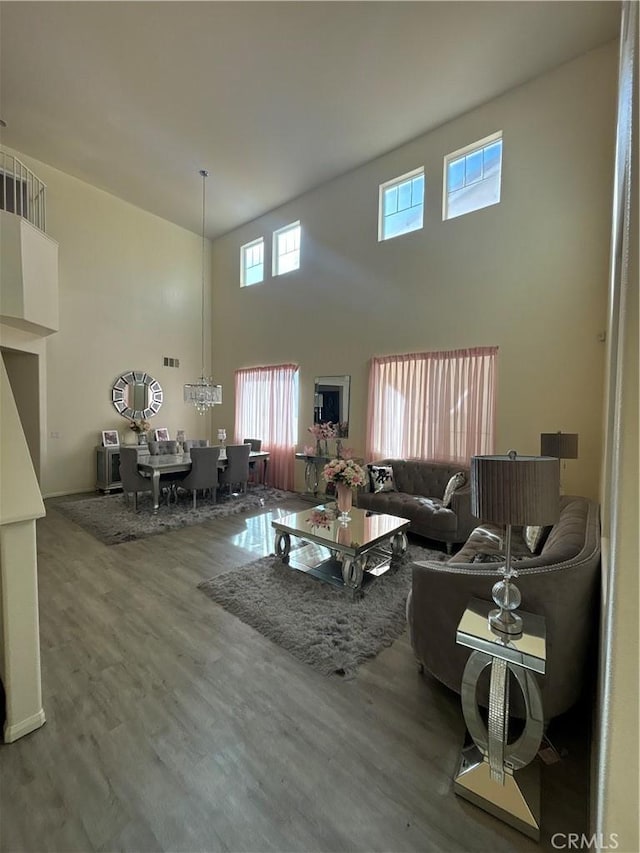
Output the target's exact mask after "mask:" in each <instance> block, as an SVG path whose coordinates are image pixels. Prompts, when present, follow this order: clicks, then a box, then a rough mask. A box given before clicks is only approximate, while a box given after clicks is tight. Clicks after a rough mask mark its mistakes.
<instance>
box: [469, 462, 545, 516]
mask: <svg viewBox="0 0 640 853" xmlns="http://www.w3.org/2000/svg"><path fill="white" fill-rule="evenodd" d="M471 512H472V513H473V514H474V515H475V516H476V517H477V518H480V519H482V521H491V522H493V523H494V524H553V523H554V522H555V521H557V520H558V517H559V515H560V460H559V459H557V458H552V457H548V456H518V455H517V454H516V453H514V452H513V451H512V452H511V454H510V455H509V456H472V457H471Z"/></svg>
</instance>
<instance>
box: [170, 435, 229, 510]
mask: <svg viewBox="0 0 640 853" xmlns="http://www.w3.org/2000/svg"><path fill="white" fill-rule="evenodd" d="M219 456H220V448H219V447H192V448H191V470H190V471H189V473H188V474H185V475H184V476H183V477H182V478H181V479H180V480H178V481H177V487H178V488H179V489H186V490H187V491H189V490H191V494H192V495H193V508H194V509H195V508H196V494H197V491H198V489H202V490H203V491H206V489H211V500H212V501H213V503H215V502H216V489H217V488H218V458H219Z"/></svg>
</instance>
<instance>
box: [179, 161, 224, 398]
mask: <svg viewBox="0 0 640 853" xmlns="http://www.w3.org/2000/svg"><path fill="white" fill-rule="evenodd" d="M199 174H200V176H201V177H202V310H201V316H202V329H201V344H202V372H201V374H200V376H199V378H198V379H196V381H195V382H192V383H191V384H188V385H185V386H184V401H185V403H190V404H191V405H192V406H195V408H196V410H197V411H198V412H199V413H200V414H201V415H203V414H204V413H205V412H206V411H208V410H209V409H210V408H211V406H219V405H220V403H222V385H216V384H215V382H214V381H213V379H212V378H211V377H210V376H205V374H204V241H205V228H204V224H205V223H204V214H205V181H206V179H207V178H208V177H209V172H207V170H206V169H200V172H199Z"/></svg>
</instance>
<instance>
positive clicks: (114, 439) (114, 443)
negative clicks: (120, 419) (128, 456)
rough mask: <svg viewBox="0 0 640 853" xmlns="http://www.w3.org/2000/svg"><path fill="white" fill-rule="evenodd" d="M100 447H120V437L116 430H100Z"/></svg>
mask: <svg viewBox="0 0 640 853" xmlns="http://www.w3.org/2000/svg"><path fill="white" fill-rule="evenodd" d="M102 446H103V447H120V436H119V435H118V430H117V429H103V430H102Z"/></svg>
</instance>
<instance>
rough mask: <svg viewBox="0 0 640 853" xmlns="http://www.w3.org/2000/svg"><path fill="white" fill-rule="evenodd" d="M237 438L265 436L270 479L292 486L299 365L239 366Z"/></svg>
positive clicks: (236, 383)
mask: <svg viewBox="0 0 640 853" xmlns="http://www.w3.org/2000/svg"><path fill="white" fill-rule="evenodd" d="M235 390H236V417H235V441H236V442H237V443H241V442H242V441H244V439H246V438H260V439H262V449H263V450H266V451H268V453H269V482H270V484H271V485H272V486H276V487H277V488H279V489H293V486H294V462H295V443H296V438H297V435H298V423H297V418H298V366H297V365H295V364H277V365H272V366H268V367H249V368H243V369H241V370H236V373H235Z"/></svg>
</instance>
